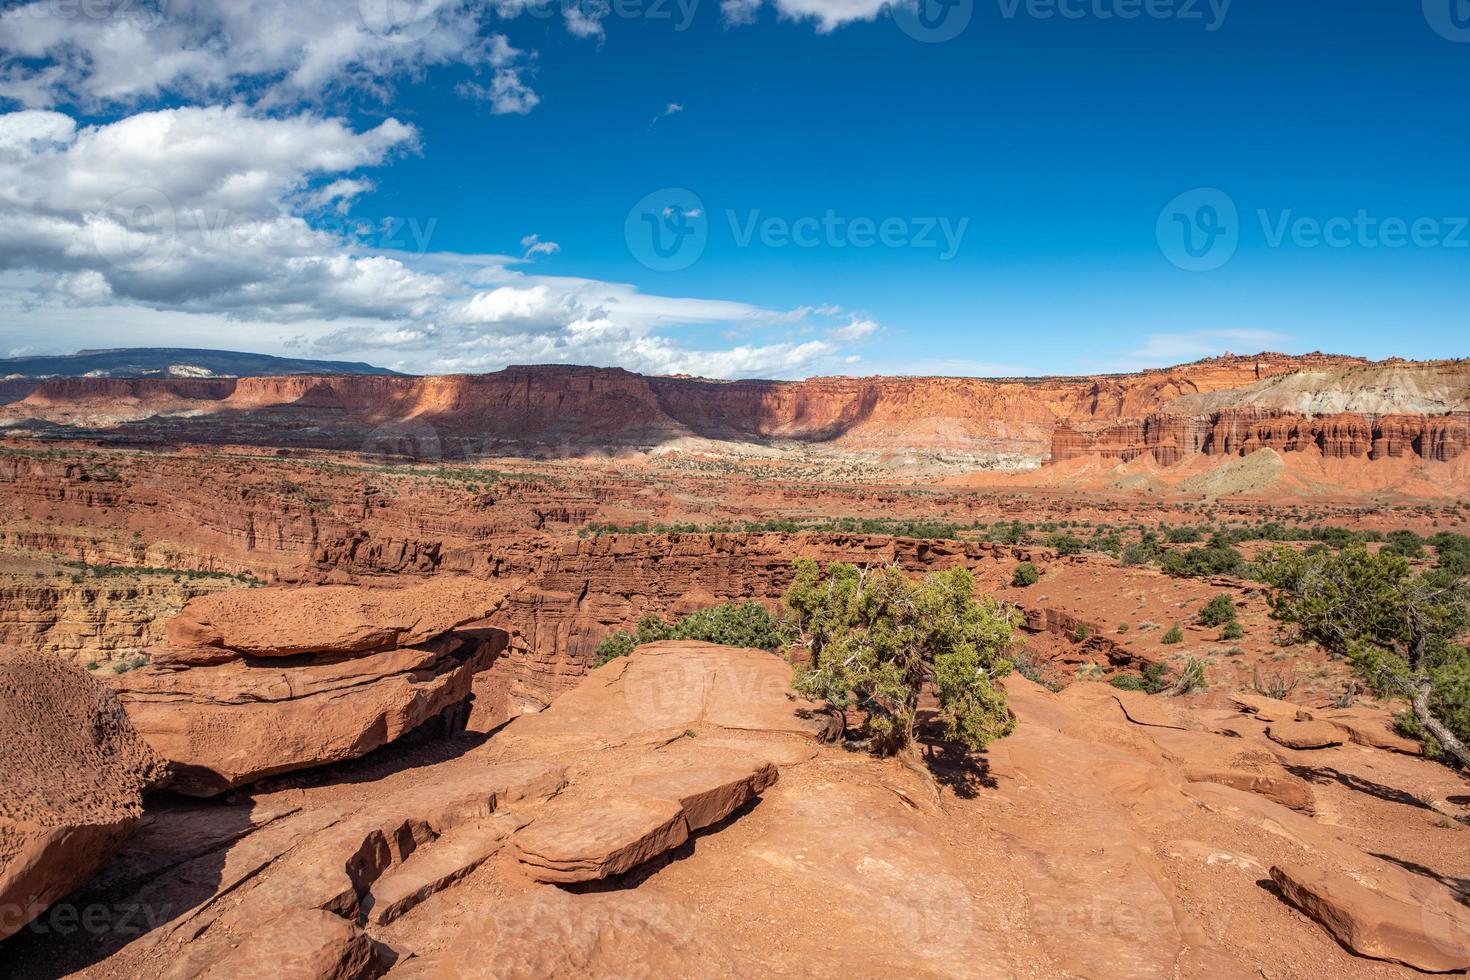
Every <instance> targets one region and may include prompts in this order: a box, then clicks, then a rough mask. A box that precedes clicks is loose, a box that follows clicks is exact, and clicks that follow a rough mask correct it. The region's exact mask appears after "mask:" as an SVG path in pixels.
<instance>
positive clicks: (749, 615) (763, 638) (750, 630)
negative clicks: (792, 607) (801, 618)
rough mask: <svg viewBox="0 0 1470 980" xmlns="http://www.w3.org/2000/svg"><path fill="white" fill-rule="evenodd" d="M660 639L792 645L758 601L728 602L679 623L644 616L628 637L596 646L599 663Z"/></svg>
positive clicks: (620, 634) (619, 635) (615, 637)
mask: <svg viewBox="0 0 1470 980" xmlns="http://www.w3.org/2000/svg"><path fill="white" fill-rule="evenodd" d="M659 640H703V641H704V642H706V643H723V644H726V645H728V646H736V647H753V648H755V649H757V650H778V649H780V648H781V647H783V646H785V645H786V644H787V643H788V642H790V637H789V636H788V634H787V632H786V629H785V627H784V626H783V625H782V624H781V623H780V622H779V621H777V619H776V618H775V617H774V616H772V615H771V614H770V612H769V611H768V610H767V609H766V607H765V606H762V605H761V604H760V603H758V602H746V603H741V604H739V605H735V604H733V603H727V604H725V605H720V606H711V607H710V608H708V609H700V610H699V611H697V612H693V613H690V614H689V615H688V616H685V617H684V618H682V619H680V620H679V621H678V622H676V623H670V622H667V621H666V620H664V618H663V617H661V616H644V617H643V618H642V619H640V620H639V621H638V627H637V629H636V630H635V631H634V632H633V633H631V634H629V633H625V632H622V631H619V632H617V633H613V634H612V635H611V636H608V637H607V638H606V639H604V640H603V641H602V642H601V643H599V644H598V645H597V658H596V664H597V666H599V667H601V666H602V665H603V664H605V663H607V662H608V661H610V660H616V659H617V658H618V657H626V656H627V655H628V654H630V653H632V652H633V650H634V648H636V647H640V646H642V645H643V644H645V643H656V642H657V641H659Z"/></svg>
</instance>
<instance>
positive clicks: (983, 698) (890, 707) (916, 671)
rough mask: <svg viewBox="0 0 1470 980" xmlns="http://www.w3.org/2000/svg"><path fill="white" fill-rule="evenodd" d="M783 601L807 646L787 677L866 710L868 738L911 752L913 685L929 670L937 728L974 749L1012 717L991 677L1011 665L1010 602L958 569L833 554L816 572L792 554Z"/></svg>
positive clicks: (880, 746)
mask: <svg viewBox="0 0 1470 980" xmlns="http://www.w3.org/2000/svg"><path fill="white" fill-rule="evenodd" d="M785 607H786V610H787V612H788V613H789V615H790V618H791V622H792V623H793V624H794V626H795V627H796V629H797V630H798V631H799V636H800V642H801V643H802V645H804V646H805V647H806V648H807V650H808V651H809V652H810V655H811V659H810V661H809V663H808V664H806V665H804V666H801V667H799V668H798V669H797V673H796V679H795V686H796V689H797V690H798V691H800V692H801V693H802V694H803V695H806V696H807V697H812V698H822V699H825V700H827V701H828V702H830V703H831V704H832V705H833V706H835V707H837V708H839V709H842V708H846V707H847V706H849V705H853V704H855V705H856V706H858V707H860V708H862V709H863V710H864V711H866V712H867V713H868V720H867V729H868V732H869V733H870V734H871V736H872V738H871V741H870V745H871V747H872V748H873V749H874V750H875V751H876V752H879V753H881V754H890V755H891V754H898V753H904V752H911V751H912V746H913V735H914V722H915V716H916V714H917V712H918V705H919V694H920V692H921V690H923V688H924V687H925V685H926V684H927V683H929V682H930V681H931V679H932V682H933V685H934V688H935V690H936V693H937V694H938V699H939V720H940V721H941V722H942V723H943V725H944V728H945V734H946V735H947V736H948V737H949V738H952V739H956V740H958V741H960V742H963V743H964V744H965V745H967V746H968V747H970V748H972V749H983V748H985V747H986V746H987V745H989V744H990V743H991V742H992V741H994V740H995V739H997V738H1000V737H1002V736H1005V735H1008V734H1010V732H1011V731H1012V730H1013V729H1014V727H1015V721H1014V719H1013V718H1012V717H1011V715H1010V712H1009V710H1008V709H1007V707H1006V696H1005V691H1004V690H1002V689H1001V688H999V687H998V686H996V685H995V684H994V683H993V682H994V680H995V679H997V678H999V677H1003V676H1005V675H1006V674H1007V673H1009V672H1010V671H1011V663H1010V661H1009V660H1008V659H1007V655H1008V654H1009V653H1010V650H1011V647H1012V645H1013V644H1014V641H1015V638H1014V632H1013V627H1014V625H1015V620H1016V618H1017V617H1016V614H1015V612H1014V610H1012V609H1009V608H1007V607H1004V606H1001V605H1000V604H999V603H997V602H995V600H993V599H991V598H989V597H985V598H982V599H979V600H977V599H975V597H974V580H973V579H972V578H971V576H970V573H969V571H968V570H967V569H964V568H955V569H951V570H949V571H945V572H937V573H935V574H932V575H929V576H927V577H926V578H924V579H923V580H922V581H920V582H914V581H912V580H910V579H909V578H908V577H907V576H906V575H904V574H903V572H901V571H900V570H899V569H897V568H893V567H888V568H883V569H873V570H863V571H859V570H858V569H857V568H855V567H854V566H852V565H848V564H843V563H840V562H834V563H833V564H831V565H829V566H827V569H826V572H825V574H824V573H823V572H822V571H821V570H820V569H819V568H818V566H817V563H816V562H814V561H811V560H810V559H801V560H798V561H797V562H796V578H795V580H794V581H793V582H792V584H791V587H790V589H788V590H787V592H786V597H785Z"/></svg>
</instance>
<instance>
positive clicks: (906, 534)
mask: <svg viewBox="0 0 1470 980" xmlns="http://www.w3.org/2000/svg"><path fill="white" fill-rule="evenodd" d="M961 530H965V529H964V528H961V527H959V526H957V525H955V524H949V523H946V522H943V521H920V520H904V519H899V518H891V517H837V518H832V519H830V520H787V519H771V520H764V521H736V522H732V523H725V524H719V523H717V524H695V523H690V522H685V523H672V524H669V523H663V522H658V523H654V524H611V523H592V524H587V525H584V526H583V527H582V528H581V529H580V530H579V531H578V532H577V534H578V536H579V537H583V538H587V537H593V538H595V537H600V536H602V535H604V534H657V535H664V534H774V533H787V534H795V533H798V532H801V531H808V532H812V533H820V534H870V535H875V536H882V537H899V538H922V539H927V540H945V539H957V538H959V537H960V531H961Z"/></svg>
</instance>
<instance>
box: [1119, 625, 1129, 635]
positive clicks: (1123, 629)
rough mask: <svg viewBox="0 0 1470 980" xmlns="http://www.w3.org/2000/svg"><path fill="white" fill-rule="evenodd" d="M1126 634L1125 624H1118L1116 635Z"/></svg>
mask: <svg viewBox="0 0 1470 980" xmlns="http://www.w3.org/2000/svg"><path fill="white" fill-rule="evenodd" d="M1126 632H1128V624H1127V623H1119V624H1118V634H1119V635H1122V634H1124V633H1126Z"/></svg>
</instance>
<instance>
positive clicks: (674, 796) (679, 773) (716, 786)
mask: <svg viewBox="0 0 1470 980" xmlns="http://www.w3.org/2000/svg"><path fill="white" fill-rule="evenodd" d="M669 763H671V764H664V765H662V766H661V767H660V768H659V769H658V770H657V771H655V772H648V773H642V774H639V775H637V776H634V777H633V779H632V788H633V790H634V792H636V793H640V794H643V795H646V796H653V797H657V798H658V799H661V800H672V801H673V802H675V803H677V804H679V806H680V808H681V809H683V811H684V820H685V821H686V822H687V823H688V824H689V829H690V831H691V832H692V831H697V830H703V829H704V828H706V827H709V826H712V825H714V824H717V823H719V822H720V821H721V820H724V819H725V818H726V817H728V816H729V815H730V814H732V813H734V812H735V811H736V810H738V809H740V808H741V807H742V806H744V805H745V804H746V803H749V802H750V801H751V800H753V799H755V798H756V797H757V796H759V795H760V794H761V793H762V792H764V791H765V790H766V789H768V788H769V787H770V786H771V785H772V784H774V783H775V782H776V776H777V773H776V767H775V766H774V765H772V764H771V763H769V762H766V761H763V760H751V759H745V760H738V759H734V758H727V759H719V758H715V757H711V756H710V755H709V754H703V755H702V757H696V758H692V759H687V760H680V761H675V760H669Z"/></svg>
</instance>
